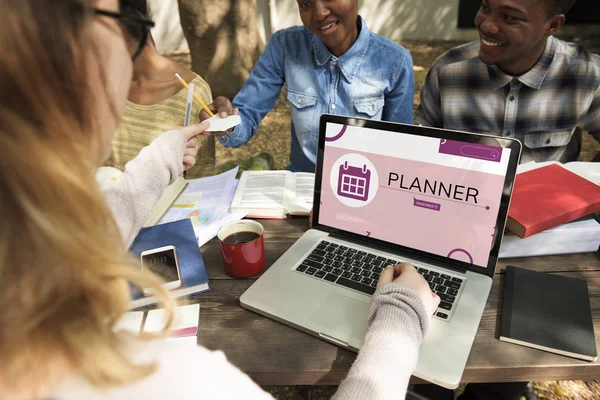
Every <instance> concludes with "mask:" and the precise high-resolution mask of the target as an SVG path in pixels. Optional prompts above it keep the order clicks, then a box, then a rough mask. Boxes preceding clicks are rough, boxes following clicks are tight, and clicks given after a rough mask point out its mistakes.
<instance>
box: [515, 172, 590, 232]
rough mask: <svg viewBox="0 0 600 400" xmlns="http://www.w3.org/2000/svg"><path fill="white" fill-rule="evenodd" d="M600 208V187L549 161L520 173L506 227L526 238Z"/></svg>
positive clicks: (516, 181) (516, 180)
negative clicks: (542, 165)
mask: <svg viewBox="0 0 600 400" xmlns="http://www.w3.org/2000/svg"><path fill="white" fill-rule="evenodd" d="M599 210H600V186H598V185H596V184H595V183H592V182H590V181H588V180H587V179H585V178H582V177H581V176H579V175H577V174H575V173H573V172H571V171H569V170H567V169H565V168H563V167H561V166H560V165H557V164H550V165H547V166H544V167H541V168H537V169H534V170H531V171H527V172H523V173H521V174H518V175H517V178H516V179H515V187H514V189H513V195H512V200H511V203H510V208H509V209H508V219H507V221H506V227H507V228H508V229H509V230H510V231H512V232H513V233H514V234H516V235H517V236H520V237H522V238H523V237H527V236H531V235H534V234H536V233H539V232H542V231H545V230H546V229H550V228H553V227H555V226H558V225H561V224H566V223H567V222H571V221H573V220H575V219H577V218H581V217H584V216H586V215H589V214H592V213H594V212H596V211H599Z"/></svg>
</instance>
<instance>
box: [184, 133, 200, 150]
mask: <svg viewBox="0 0 600 400" xmlns="http://www.w3.org/2000/svg"><path fill="white" fill-rule="evenodd" d="M196 146H198V138H197V137H196V136H194V137H193V138H191V139H190V140H188V142H187V146H186V147H187V148H188V149H192V148H196Z"/></svg>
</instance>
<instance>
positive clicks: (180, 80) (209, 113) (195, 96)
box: [175, 74, 215, 117]
mask: <svg viewBox="0 0 600 400" xmlns="http://www.w3.org/2000/svg"><path fill="white" fill-rule="evenodd" d="M175 76H176V77H177V79H179V82H181V84H182V85H183V87H184V88H186V89H188V90H189V89H190V87H189V86H188V84H187V83H185V81H184V80H183V78H182V77H181V76H180V75H179V74H175ZM194 98H195V99H196V101H197V102H198V103H200V105H201V106H202V108H204V111H206V112H207V113H208V115H210V116H211V117H214V116H215V114H213V113H212V111H210V110H209V108H208V107H207V106H206V104H204V102H203V101H202V100H200V97H198V96H197V95H196V93H194Z"/></svg>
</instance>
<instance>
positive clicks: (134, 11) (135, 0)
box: [119, 0, 151, 37]
mask: <svg viewBox="0 0 600 400" xmlns="http://www.w3.org/2000/svg"><path fill="white" fill-rule="evenodd" d="M119 3H120V6H121V14H122V15H125V16H132V17H140V16H141V17H145V18H146V19H151V13H150V6H149V5H148V0H120V1H119ZM124 27H125V29H126V30H127V33H128V34H129V35H131V36H133V37H137V36H136V35H137V33H138V32H136V30H137V28H138V27H137V26H136V25H130V24H125V25H124Z"/></svg>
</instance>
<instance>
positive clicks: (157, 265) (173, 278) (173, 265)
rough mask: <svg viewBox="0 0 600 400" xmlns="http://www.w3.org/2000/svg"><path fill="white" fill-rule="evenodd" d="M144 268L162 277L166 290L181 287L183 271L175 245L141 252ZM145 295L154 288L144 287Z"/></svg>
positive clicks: (151, 292) (149, 293) (150, 293)
mask: <svg viewBox="0 0 600 400" xmlns="http://www.w3.org/2000/svg"><path fill="white" fill-rule="evenodd" d="M140 258H141V262H142V270H144V271H151V272H153V273H155V274H156V275H158V276H159V277H161V278H162V279H163V280H164V281H165V283H164V284H163V287H164V288H165V289H166V290H172V289H177V288H179V287H181V271H180V269H179V261H178V260H177V250H176V249H175V246H163V247H157V248H155V249H149V250H144V251H142V253H141V254H140ZM143 292H144V295H145V296H150V295H152V294H154V293H153V291H152V289H143Z"/></svg>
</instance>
